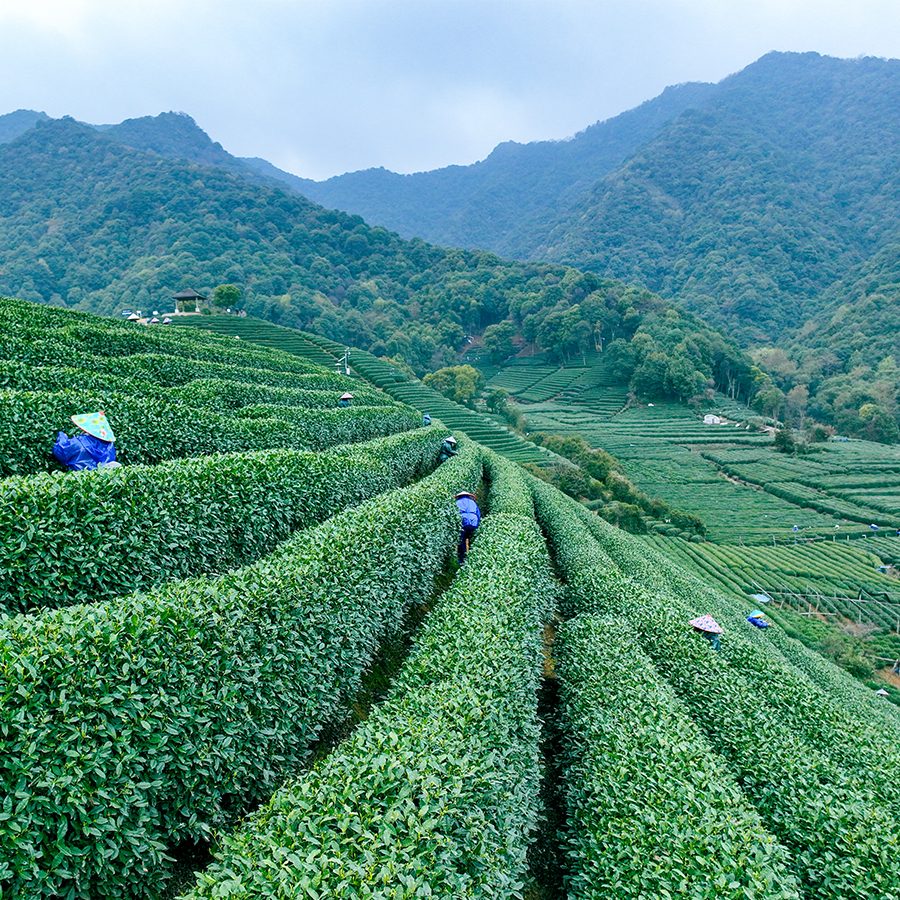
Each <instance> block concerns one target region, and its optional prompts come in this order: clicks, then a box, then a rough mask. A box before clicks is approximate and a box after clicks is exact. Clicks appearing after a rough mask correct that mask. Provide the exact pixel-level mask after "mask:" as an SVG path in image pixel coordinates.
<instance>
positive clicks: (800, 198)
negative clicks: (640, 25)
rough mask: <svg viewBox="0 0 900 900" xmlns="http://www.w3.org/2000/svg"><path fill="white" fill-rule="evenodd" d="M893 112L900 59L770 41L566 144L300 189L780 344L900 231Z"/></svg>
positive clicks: (899, 98) (898, 104) (440, 238)
mask: <svg viewBox="0 0 900 900" xmlns="http://www.w3.org/2000/svg"><path fill="white" fill-rule="evenodd" d="M898 109H900V62H898V61H895V60H879V59H860V60H838V59H832V58H828V57H821V56H819V55H817V54H813V53H808V54H791V53H772V54H769V55H767V56H765V57H763V58H762V59H761V60H759V61H758V62H756V63H754V64H753V65H751V66H748V67H747V68H746V69H744V70H743V71H741V72H739V73H737V74H736V75H733V76H731V77H729V78H726V79H725V80H724V81H722V82H720V83H719V84H717V85H684V86H680V87H679V88H677V89H669V90H668V91H666V92H665V93H663V94H662V95H661V96H660V97H658V98H656V100H654V101H650V102H648V103H645V104H644V105H642V106H641V107H638V108H637V109H636V110H632V111H631V112H629V113H625V114H623V115H622V116H618V117H616V118H614V119H611V120H609V121H607V122H604V123H599V124H597V125H594V126H592V127H591V128H589V129H587V130H586V131H584V132H582V133H581V134H579V135H577V136H576V137H575V138H573V139H571V140H569V141H560V142H555V143H554V142H545V143H539V144H530V145H526V146H524V147H521V146H517V145H501V146H500V147H498V148H497V150H496V151H495V152H494V153H493V154H492V155H491V156H490V157H488V159H487V160H485V161H484V162H482V163H477V164H475V165H472V166H463V167H450V168H448V169H442V170H438V171H435V172H427V173H421V174H417V175H410V176H397V175H393V174H392V173H388V172H383V171H382V172H378V171H375V172H368V173H366V172H363V173H350V174H348V175H343V176H339V177H338V178H332V179H329V180H328V181H326V182H322V183H320V184H318V185H317V186H315V187H311V186H310V185H309V184H308V183H306V182H303V183H302V184H298V189H300V190H302V191H304V192H305V193H306V194H307V195H308V196H314V197H315V199H317V200H319V201H320V202H323V203H326V204H328V205H333V206H336V207H339V208H341V209H348V210H352V211H353V212H359V213H361V214H362V215H364V216H366V217H367V218H370V220H371V221H373V222H378V223H380V224H387V225H389V226H390V227H395V228H398V229H399V230H401V231H402V232H403V233H404V234H410V235H411V234H416V235H418V236H422V237H427V238H429V239H431V240H435V241H437V242H439V243H446V242H453V243H457V244H461V245H463V246H478V247H484V248H486V249H492V250H495V251H498V252H504V253H508V254H512V255H515V256H523V257H529V258H534V259H548V260H556V261H561V262H566V263H568V264H572V265H576V266H579V267H581V268H588V269H592V270H595V271H599V272H601V273H603V274H605V275H608V276H612V277H616V278H622V279H625V280H627V281H633V282H638V283H641V284H644V285H645V286H647V287H649V288H650V289H651V290H654V291H657V292H660V293H662V294H664V295H665V296H669V297H673V298H677V299H679V300H680V301H681V302H682V303H683V304H684V305H686V306H687V307H688V308H690V309H693V310H694V311H696V312H698V313H700V314H701V315H703V316H704V317H705V318H707V319H708V320H710V321H715V322H717V323H719V324H727V325H728V327H730V328H735V327H737V328H738V329H739V332H740V334H741V335H742V336H743V337H744V338H745V339H746V340H748V341H749V340H773V339H774V340H784V339H785V338H786V337H787V334H788V332H789V331H790V330H791V329H792V327H793V326H795V325H796V324H797V323H798V322H799V323H800V324H803V323H804V322H805V321H806V320H807V319H809V318H810V317H811V316H813V315H814V314H815V313H816V312H817V310H818V306H819V295H820V294H821V293H822V292H823V291H825V290H826V289H827V288H828V287H829V286H830V285H831V284H833V283H835V282H836V281H838V280H839V279H840V278H842V277H843V275H844V274H845V272H846V270H847V269H848V268H849V267H851V266H853V265H858V264H861V263H862V262H863V261H864V260H866V259H867V258H868V257H870V256H871V255H872V254H873V253H875V252H877V251H878V250H879V248H881V247H883V246H884V244H885V242H886V241H888V240H890V239H891V238H892V236H893V238H894V239H896V228H897V225H896V223H897V221H898V212H900V206H898V204H900V194H898V184H897V174H896V173H897V163H898V159H897V149H896V148H897V147H898V146H900V141H898V138H900V114H898V112H897V110H898ZM526 161H527V163H526ZM523 187H524V188H525V189H523ZM513 222H516V223H517V224H516V225H512V224H511V223H513ZM517 229H518V231H517ZM511 232H512V234H511Z"/></svg>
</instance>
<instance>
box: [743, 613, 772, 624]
mask: <svg viewBox="0 0 900 900" xmlns="http://www.w3.org/2000/svg"><path fill="white" fill-rule="evenodd" d="M747 621H748V622H749V623H750V624H751V625H753V626H754V627H756V628H768V627H769V626H770V624H771V623H770V622H767V621H766V614H765V613H764V612H763V611H762V610H761V609H754V610H753V612H752V613H750V615H749V616H747Z"/></svg>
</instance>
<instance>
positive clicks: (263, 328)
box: [179, 316, 551, 465]
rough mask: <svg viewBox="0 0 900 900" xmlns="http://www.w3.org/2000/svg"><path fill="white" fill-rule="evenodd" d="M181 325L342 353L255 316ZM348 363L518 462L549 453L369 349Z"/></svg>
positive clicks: (297, 349) (326, 354)
mask: <svg viewBox="0 0 900 900" xmlns="http://www.w3.org/2000/svg"><path fill="white" fill-rule="evenodd" d="M179 324H186V325H192V326H194V327H200V328H204V329H209V330H212V331H215V332H216V333H219V334H238V335H241V336H242V337H244V338H245V339H246V340H250V341H253V342H254V343H261V344H264V345H265V346H268V347H274V348H277V349H279V350H284V351H285V352H287V353H292V354H295V355H297V356H299V357H301V358H303V359H308V360H311V361H323V359H324V361H325V362H326V363H327V364H329V365H330V366H332V367H334V366H335V365H337V363H338V361H339V360H340V359H341V358H342V357H343V353H344V350H345V348H344V347H343V346H341V345H340V344H337V343H335V342H334V341H329V340H328V339H327V338H323V337H320V336H318V335H309V334H304V333H303V332H299V331H296V330H295V329H291V328H280V327H279V326H277V325H272V324H271V323H269V322H263V321H261V320H259V319H251V318H246V319H241V318H239V317H237V316H192V317H184V318H183V320H181V321H179ZM350 366H351V368H352V370H353V371H354V372H357V373H359V375H361V376H362V377H363V378H365V379H367V380H368V381H369V382H370V383H372V384H374V385H377V386H378V387H379V388H380V389H381V390H383V391H384V392H385V393H386V394H388V395H389V396H390V397H392V398H393V399H395V400H397V401H399V402H401V403H405V404H408V405H409V406H412V407H414V408H415V409H418V410H420V411H421V412H422V413H425V412H427V413H429V414H430V415H431V417H432V418H433V419H440V421H442V422H443V423H444V424H446V425H447V426H449V427H450V428H452V429H453V430H454V431H459V432H462V433H463V434H465V435H467V436H468V437H470V438H471V439H472V440H474V441H478V442H479V443H481V444H484V446H486V447H490V449H492V450H494V451H496V452H497V453H500V454H502V455H503V456H505V457H507V458H508V459H512V460H514V461H516V462H533V463H537V464H538V465H541V464H544V463H546V462H548V461H549V460H550V459H551V455H550V454H549V453H548V452H547V451H546V450H543V449H542V448H540V447H537V446H535V445H534V444H532V443H531V442H530V441H525V440H523V439H522V438H521V437H519V435H517V434H515V433H514V432H512V431H510V430H509V429H507V428H504V427H503V426H502V425H499V424H498V423H497V422H495V421H494V420H493V419H492V418H490V417H489V416H484V415H481V414H480V413H478V412H475V411H474V410H470V409H467V408H466V407H464V406H461V405H460V404H458V403H454V402H453V401H452V400H448V399H447V398H446V397H444V396H442V395H441V394H439V393H438V392H437V391H435V390H432V389H431V388H430V387H428V386H427V385H425V384H423V383H422V382H421V381H419V380H418V379H413V380H410V379H408V378H407V377H406V376H405V375H404V374H403V373H401V372H400V371H399V370H397V369H395V368H394V367H393V366H392V365H390V364H389V363H386V362H384V361H383V360H380V359H377V358H376V357H374V356H372V355H371V354H370V353H366V352H365V351H363V350H357V349H354V350H352V351H351V355H350Z"/></svg>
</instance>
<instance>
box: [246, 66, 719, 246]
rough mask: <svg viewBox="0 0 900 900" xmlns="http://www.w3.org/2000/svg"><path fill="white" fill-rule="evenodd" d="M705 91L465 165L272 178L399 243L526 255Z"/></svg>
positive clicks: (257, 164) (674, 94) (258, 164)
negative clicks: (409, 240) (553, 219)
mask: <svg viewBox="0 0 900 900" xmlns="http://www.w3.org/2000/svg"><path fill="white" fill-rule="evenodd" d="M711 91H712V85H708V84H684V85H678V86H676V87H671V88H668V89H667V90H666V91H664V92H663V93H662V94H661V95H660V96H659V97H657V98H655V99H654V100H649V101H647V102H646V103H644V104H642V105H641V106H639V107H638V108H637V109H634V110H630V111H629V112H626V113H623V114H622V115H619V116H616V117H615V118H613V119H609V120H607V121H605V122H598V123H597V124H595V125H592V126H591V127H589V128H586V129H585V130H584V131H582V132H580V133H579V134H577V135H575V136H574V137H572V138H570V139H568V140H563V141H543V142H538V143H532V144H517V143H515V142H513V141H509V142H507V143H504V144H501V145H500V146H498V147H497V148H496V149H495V150H494V151H493V152H492V153H491V154H490V156H488V157H487V158H486V159H484V160H483V161H481V162H478V163H475V164H474V165H471V166H450V167H448V168H446V169H439V170H437V171H433V172H422V173H419V174H416V175H397V174H395V173H393V172H389V171H387V170H385V169H370V170H366V171H363V172H353V173H349V174H347V175H339V176H336V177H334V178H331V179H329V180H328V181H324V182H315V181H310V180H308V179H303V178H297V177H296V176H290V175H287V174H285V173H280V177H281V178H282V179H283V180H284V182H285V183H286V184H288V185H289V186H291V187H292V188H294V189H295V190H297V191H298V192H299V193H301V194H303V195H304V196H306V197H309V198H310V199H312V200H315V201H316V202H318V203H321V204H323V205H324V206H328V207H333V208H335V209H342V210H352V211H353V212H354V213H358V214H359V215H361V216H363V218H364V219H366V221H367V222H371V223H377V224H379V225H384V226H386V227H387V228H390V229H392V230H393V231H396V232H398V233H399V234H400V235H402V236H403V237H421V238H424V239H425V240H427V241H431V242H433V243H436V244H441V245H443V246H452V247H472V248H474V247H480V248H484V249H490V250H492V251H493V252H495V253H498V254H500V255H502V256H512V257H518V258H529V257H535V253H534V249H535V244H536V241H538V240H539V237H538V235H539V234H540V233H541V231H542V229H543V228H544V224H543V223H544V222H545V220H546V218H547V215H548V212H549V211H551V210H552V211H554V212H555V213H556V214H557V215H560V216H561V215H563V213H564V211H565V210H568V209H571V208H572V206H573V204H574V203H575V201H576V199H577V198H578V197H579V196H581V194H582V193H584V192H585V191H587V190H588V189H589V188H590V187H591V186H592V185H593V184H594V183H596V181H597V180H598V179H599V178H601V177H602V176H604V175H606V174H607V173H608V172H611V171H613V170H615V169H616V168H618V167H619V166H620V165H621V164H622V163H623V162H624V160H625V159H627V158H628V157H629V156H630V155H631V154H632V153H634V152H635V151H636V150H637V149H638V148H639V147H640V146H642V145H643V144H644V143H646V142H647V141H648V140H650V139H651V138H652V137H653V136H654V135H656V134H657V133H658V132H659V131H660V129H661V128H662V127H663V126H664V125H665V123H666V122H669V121H671V120H672V119H674V118H675V117H676V116H678V115H679V114H680V113H682V112H683V111H684V110H685V109H688V108H691V107H694V106H697V105H702V104H703V103H704V102H705V99H706V98H707V96H708V95H709V94H710V92H711ZM245 162H247V163H248V164H250V165H251V166H253V167H254V168H256V169H257V171H259V172H260V173H262V174H266V175H269V176H273V177H279V173H278V170H273V167H271V166H269V165H268V164H266V163H265V162H264V161H261V160H245Z"/></svg>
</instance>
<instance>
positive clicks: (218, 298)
mask: <svg viewBox="0 0 900 900" xmlns="http://www.w3.org/2000/svg"><path fill="white" fill-rule="evenodd" d="M240 302H241V289H240V288H239V287H238V286H237V285H236V284H220V285H219V286H218V287H217V288H216V289H215V290H214V291H213V292H212V305H213V306H215V307H217V308H218V309H226V308H231V309H234V308H235V307H236V306H238V304H239V303H240Z"/></svg>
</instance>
